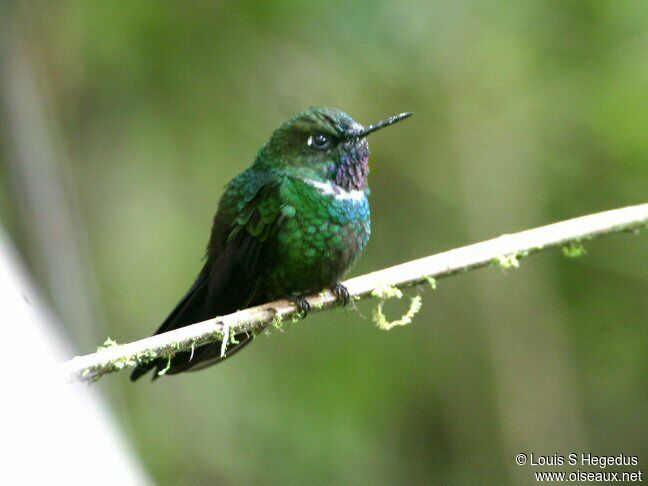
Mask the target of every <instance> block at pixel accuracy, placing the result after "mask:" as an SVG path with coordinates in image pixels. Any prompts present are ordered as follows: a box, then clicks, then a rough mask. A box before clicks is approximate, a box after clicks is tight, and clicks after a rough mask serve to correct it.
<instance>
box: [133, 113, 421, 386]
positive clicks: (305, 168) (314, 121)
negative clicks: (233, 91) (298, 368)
mask: <svg viewBox="0 0 648 486" xmlns="http://www.w3.org/2000/svg"><path fill="white" fill-rule="evenodd" d="M411 115H412V114H411V113H401V114H399V115H396V116H392V117H391V118H388V119H387V120H384V121H380V122H378V123H375V124H373V125H369V126H368V127H364V126H363V125H361V124H360V123H358V122H356V121H355V120H353V118H351V117H350V116H349V115H347V114H346V113H344V112H342V111H340V110H337V109H331V108H309V109H307V110H306V111H304V112H302V113H300V114H298V115H296V116H295V117H293V118H291V119H290V120H288V121H287V122H285V123H283V124H281V125H280V126H279V127H278V128H277V129H276V130H275V131H274V132H273V134H272V136H271V137H270V140H269V141H268V142H267V143H266V144H264V145H263V146H262V147H261V149H260V150H259V152H258V153H257V155H256V158H255V159H254V162H253V163H252V165H251V166H250V167H249V168H247V169H246V170H244V171H243V172H242V173H241V174H239V175H238V176H237V177H235V178H234V179H232V181H230V183H229V184H228V185H227V186H226V188H225V192H224V194H223V195H222V197H221V198H220V201H219V203H218V210H217V211H216V215H215V216H214V220H213V225H212V230H211V237H210V239H209V243H208V245H207V251H206V258H205V264H204V266H203V268H202V270H201V271H200V273H199V274H198V277H197V278H196V281H195V282H194V284H193V286H192V287H191V288H190V289H189V291H188V292H187V293H186V294H185V296H184V297H183V298H182V299H181V300H180V302H179V303H178V304H177V305H176V307H175V308H174V309H173V311H171V313H170V314H169V316H168V317H167V318H166V320H165V321H164V322H163V323H162V325H161V326H160V327H159V329H158V330H157V332H156V333H155V334H160V333H163V332H166V331H170V330H173V329H178V328H180V327H184V326H188V325H190V324H193V323H196V322H201V321H204V320H207V319H211V318H213V317H216V316H220V315H226V314H230V313H232V312H235V311H237V310H239V309H244V308H246V307H249V306H253V305H259V304H263V303H265V302H270V301H272V300H275V299H279V298H288V299H290V300H292V301H293V302H294V303H295V305H296V306H297V307H298V308H299V310H300V311H301V312H302V314H304V315H305V314H307V313H308V311H309V309H310V304H309V303H308V300H307V299H306V297H305V296H306V295H308V294H310V293H313V292H320V291H322V290H323V289H326V288H329V289H330V290H331V291H332V292H333V293H334V295H335V296H336V298H337V300H338V302H340V303H341V304H344V305H346V304H347V303H348V300H349V293H348V291H347V289H346V288H345V287H344V286H343V285H342V284H340V280H341V279H342V277H343V276H344V275H345V274H346V273H347V272H348V271H349V269H350V268H351V266H352V265H353V263H354V262H355V261H356V260H357V259H358V257H359V256H360V254H361V253H362V252H363V250H364V249H365V247H366V245H367V242H368V241H369V235H370V232H371V226H370V210H369V200H368V196H369V192H370V191H369V185H368V175H369V144H368V142H367V136H368V135H370V134H372V133H374V132H376V131H377V130H380V129H382V128H385V127H388V126H390V125H393V124H394V123H397V122H399V121H401V120H404V119H406V118H408V117H410V116H411ZM253 339H254V335H253V334H252V333H239V334H236V335H235V336H234V339H232V340H231V343H228V349H227V350H226V352H225V354H224V356H221V343H220V342H214V343H210V344H205V345H202V346H199V347H197V348H196V349H194V350H193V352H189V351H183V352H180V353H178V354H176V355H175V356H173V357H172V358H171V360H170V361H169V360H168V359H167V358H158V359H157V360H154V361H152V362H149V363H147V364H143V365H139V366H138V367H137V368H136V369H135V370H134V371H133V373H132V375H131V380H133V381H135V380H137V379H138V378H140V377H141V376H143V375H144V374H146V373H147V372H148V371H150V370H152V369H155V372H154V374H153V379H156V378H157V377H158V376H160V375H161V374H162V373H161V372H162V371H163V370H164V372H163V374H166V375H173V374H176V373H181V372H183V371H194V370H199V369H203V368H206V367H208V366H211V365H214V364H216V363H219V362H220V361H222V360H223V359H225V358H229V357H231V356H232V355H233V354H235V353H236V352H238V351H239V350H241V349H242V348H243V347H244V346H246V345H247V344H249V343H250V342H251V341H252V340H253Z"/></svg>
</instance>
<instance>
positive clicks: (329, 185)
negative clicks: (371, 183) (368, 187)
mask: <svg viewBox="0 0 648 486" xmlns="http://www.w3.org/2000/svg"><path fill="white" fill-rule="evenodd" d="M302 180H303V181H304V182H305V183H306V184H308V185H309V186H312V187H314V188H315V189H317V190H319V191H320V193H322V194H324V195H325V196H333V197H334V198H335V199H337V200H338V201H357V202H360V201H363V200H364V199H365V197H366V196H365V192H364V190H362V189H353V190H352V191H347V190H346V189H343V188H342V187H340V186H338V185H337V184H334V183H333V182H331V181H327V182H320V181H316V180H314V179H307V178H303V179H302Z"/></svg>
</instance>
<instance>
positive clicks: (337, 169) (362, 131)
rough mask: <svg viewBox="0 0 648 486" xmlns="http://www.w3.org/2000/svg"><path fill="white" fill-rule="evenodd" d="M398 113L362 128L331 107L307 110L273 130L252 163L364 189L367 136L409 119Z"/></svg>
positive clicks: (345, 186) (348, 188) (348, 187)
mask: <svg viewBox="0 0 648 486" xmlns="http://www.w3.org/2000/svg"><path fill="white" fill-rule="evenodd" d="M411 115H412V114H411V113H401V114H400V115H396V116H393V117H391V118H389V119H387V120H385V121H381V122H379V123H376V124H374V125H370V126H368V127H363V126H362V125H360V124H359V123H358V122H356V121H355V120H354V119H353V118H351V117H350V116H349V115H347V114H346V113H344V112H342V111H339V110H336V109H332V108H309V109H308V110H306V111H304V112H302V113H300V114H299V115H297V116H295V117H294V118H291V119H290V120H288V121H287V122H285V123H284V124H282V125H281V126H279V128H277V129H276V130H275V131H274V133H273V134H272V137H271V138H270V141H269V142H268V143H266V144H265V145H264V146H263V147H262V149H261V150H260V151H259V154H258V156H257V160H256V162H255V164H257V165H269V166H272V167H275V168H285V169H287V170H289V171H293V172H295V173H299V174H301V175H304V176H307V177H311V178H316V179H318V180H321V181H331V182H333V183H335V184H336V185H337V186H339V187H341V188H343V189H345V190H352V189H364V188H365V187H366V185H367V176H368V174H369V144H368V143H367V138H366V137H367V135H369V134H370V133H373V132H375V131H377V130H379V129H381V128H384V127H387V126H389V125H393V124H394V123H397V122H399V121H401V120H404V119H405V118H408V117H409V116H411Z"/></svg>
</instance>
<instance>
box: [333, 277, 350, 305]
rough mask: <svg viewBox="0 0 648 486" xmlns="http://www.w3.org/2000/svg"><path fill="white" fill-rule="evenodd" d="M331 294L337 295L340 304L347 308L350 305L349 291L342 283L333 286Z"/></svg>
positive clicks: (336, 298)
mask: <svg viewBox="0 0 648 486" xmlns="http://www.w3.org/2000/svg"><path fill="white" fill-rule="evenodd" d="M330 288H331V292H333V295H335V300H336V302H337V303H338V304H342V306H345V307H346V305H347V304H348V303H349V289H347V288H346V287H345V286H344V285H342V284H341V283H340V282H337V283H334V284H333V285H331V287H330Z"/></svg>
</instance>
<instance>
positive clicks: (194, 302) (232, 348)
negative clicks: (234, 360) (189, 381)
mask: <svg viewBox="0 0 648 486" xmlns="http://www.w3.org/2000/svg"><path fill="white" fill-rule="evenodd" d="M233 261H234V259H233V258H231V255H228V252H227V251H226V252H224V253H223V254H222V255H221V256H220V257H219V258H218V259H217V260H216V262H214V261H213V260H211V259H208V261H207V262H206V263H205V266H204V267H203V269H202V270H201V272H200V274H199V275H198V278H197V279H196V281H195V282H194V284H193V286H192V287H191V289H189V291H188V292H187V293H186V294H185V296H184V297H183V298H182V300H180V302H179V303H178V305H176V307H175V308H174V309H173V311H172V312H171V314H169V316H168V317H167V318H166V319H165V321H164V322H163V323H162V325H161V326H160V327H159V328H158V330H157V331H156V332H155V334H160V333H163V332H166V331H170V330H172V329H178V328H180V327H184V326H187V325H189V324H194V323H196V322H201V321H205V320H207V319H211V318H213V317H216V316H219V315H226V314H230V313H232V312H235V311H236V310H238V309H242V308H244V307H246V306H247V305H248V304H249V303H250V301H251V300H252V299H253V297H254V293H255V291H256V289H257V283H256V282H250V280H249V279H248V278H246V275H245V272H243V271H242V270H241V269H240V267H239V268H235V267H234V265H233ZM253 338H254V336H253V335H252V334H251V333H250V334H248V333H241V334H236V335H235V336H234V341H238V343H236V344H229V345H228V349H227V354H226V356H222V357H221V352H220V350H221V343H220V342H214V343H210V344H205V345H203V346H199V347H197V348H196V349H194V350H193V352H191V351H183V352H180V353H177V354H176V355H175V356H173V358H171V361H170V362H169V360H168V359H167V358H158V359H156V360H153V361H151V362H150V363H147V364H143V365H139V366H138V367H137V368H135V370H134V371H133V373H132V374H131V380H132V381H135V380H137V379H138V378H140V377H141V376H143V375H145V374H146V373H148V372H149V371H150V370H152V369H155V372H154V374H153V380H155V379H156V378H157V377H159V376H160V374H159V373H160V372H161V371H163V370H166V371H165V372H164V373H163V374H168V375H173V374H176V373H180V372H182V371H189V370H192V371H193V370H198V369H203V368H205V367H207V366H211V365H213V364H216V363H219V362H220V361H223V360H224V359H226V358H229V357H230V356H232V355H233V354H235V353H236V352H238V351H239V350H240V349H242V348H243V347H244V346H246V345H247V344H249V343H250V342H251V341H252V339H253Z"/></svg>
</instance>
